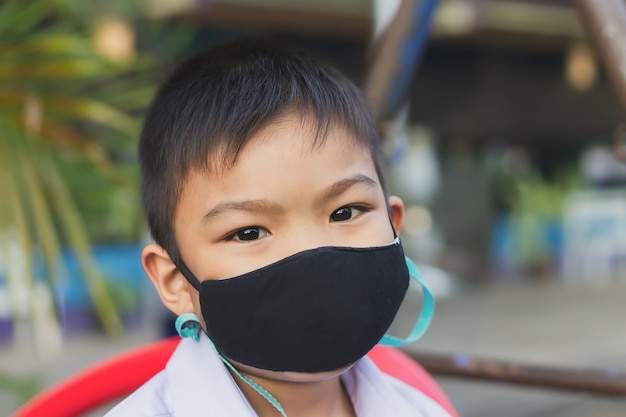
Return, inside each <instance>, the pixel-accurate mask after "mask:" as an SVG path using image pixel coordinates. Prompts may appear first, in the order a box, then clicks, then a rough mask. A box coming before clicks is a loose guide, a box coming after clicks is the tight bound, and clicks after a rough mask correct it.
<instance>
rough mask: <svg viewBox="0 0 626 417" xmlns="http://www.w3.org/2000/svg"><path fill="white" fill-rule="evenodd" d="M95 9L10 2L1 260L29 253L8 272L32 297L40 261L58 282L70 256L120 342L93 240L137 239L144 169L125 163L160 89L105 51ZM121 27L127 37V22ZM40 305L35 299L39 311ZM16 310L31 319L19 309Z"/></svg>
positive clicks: (0, 33)
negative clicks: (63, 253) (68, 253)
mask: <svg viewBox="0 0 626 417" xmlns="http://www.w3.org/2000/svg"><path fill="white" fill-rule="evenodd" d="M88 3H90V2H80V1H76V2H74V1H70V0H62V1H61V0H56V1H55V0H30V1H28V2H23V1H21V0H5V1H4V2H3V3H1V4H0V196H2V200H3V201H4V202H5V204H2V205H0V253H4V254H5V256H4V258H5V259H7V260H9V259H8V255H7V254H8V253H10V247H9V246H11V245H18V246H19V249H20V253H22V254H23V255H24V256H25V257H26V262H23V263H24V265H23V269H20V268H15V267H13V266H12V265H10V263H11V262H6V264H7V267H6V271H4V272H5V275H6V277H7V280H8V283H9V285H10V286H15V287H17V286H24V285H26V287H27V288H28V289H30V290H32V289H33V283H34V282H35V280H36V279H38V278H39V277H35V276H34V272H33V269H32V257H33V256H34V255H33V254H34V253H35V252H36V251H40V252H41V253H42V254H43V258H44V259H45V264H46V268H45V271H46V274H45V276H44V277H43V278H46V279H47V280H48V282H49V283H50V284H52V283H51V280H52V279H54V276H55V272H56V271H59V270H60V269H62V265H59V262H60V256H59V254H60V248H61V246H62V245H68V246H70V247H71V248H72V249H73V250H74V251H75V252H76V254H77V255H78V259H79V264H80V268H81V271H82V275H83V277H84V279H85V280H86V282H87V284H88V288H89V290H90V294H91V298H92V301H93V304H94V307H95V310H96V312H97V313H98V315H99V317H100V319H101V321H102V324H103V326H104V328H105V329H106V330H107V331H108V332H109V333H111V334H115V333H119V332H120V330H121V324H120V320H119V317H118V314H117V312H116V308H115V305H114V303H113V301H112V298H111V295H110V292H109V290H108V289H107V287H106V285H105V283H104V280H103V277H102V275H101V273H100V271H99V270H98V268H96V266H95V262H94V260H93V256H92V254H91V246H90V242H91V239H92V238H93V237H94V236H95V237H99V238H106V239H111V238H113V237H119V236H121V237H123V238H126V239H131V238H136V234H137V233H138V231H137V225H138V224H139V222H138V219H139V208H138V204H137V197H136V195H137V188H136V187H137V178H136V173H137V170H136V168H135V167H134V165H135V164H134V158H128V156H127V155H128V154H129V153H132V152H134V149H135V147H136V138H137V136H138V129H139V121H138V119H137V117H136V116H133V115H136V114H138V113H139V110H141V109H143V108H144V107H145V106H146V105H147V103H148V101H149V99H150V96H151V95H152V87H151V85H153V84H154V83H153V82H152V80H151V79H150V77H146V71H147V70H148V69H149V68H150V63H149V61H148V60H146V59H145V58H141V57H139V58H138V57H130V58H128V59H119V60H115V59H112V58H111V56H108V57H107V56H106V54H103V53H102V51H100V52H98V48H95V47H94V36H95V35H94V31H95V29H94V28H95V27H96V26H94V25H96V24H97V23H98V22H97V21H92V20H90V19H85V16H90V15H89V14H84V8H85V7H87V4H88ZM116 3H117V2H116ZM131 3H132V2H131ZM105 4H107V3H102V4H100V6H102V5H105ZM119 4H122V3H121V2H120V3H119ZM102 7H104V6H102ZM91 10H92V11H93V10H95V8H94V9H91ZM103 10H104V9H103ZM96 15H97V14H96V13H94V14H93V16H94V18H95V17H96ZM114 22H115V21H114ZM117 22H119V23H121V31H122V35H124V33H126V32H124V28H125V26H124V25H123V21H122V20H119V19H118V21H117ZM119 27H120V25H118V28H119ZM122 40H123V39H122ZM81 213H85V215H84V216H83V215H82V214H81ZM86 220H87V223H86V222H85V221H86ZM8 236H16V238H15V239H9V238H8ZM9 261H11V260H9ZM35 302H36V301H35V298H34V297H31V298H30V300H29V303H30V304H34V303H35ZM35 307H36V306H34V305H29V308H28V310H29V311H31V313H32V314H30V315H29V317H30V319H31V320H36V318H37V314H35V313H34V311H35V310H36V308H35ZM14 311H15V315H16V316H18V315H20V314H23V313H19V308H18V306H14ZM49 313H50V314H54V312H49ZM36 327H37V326H34V328H36ZM35 336H36V335H35Z"/></svg>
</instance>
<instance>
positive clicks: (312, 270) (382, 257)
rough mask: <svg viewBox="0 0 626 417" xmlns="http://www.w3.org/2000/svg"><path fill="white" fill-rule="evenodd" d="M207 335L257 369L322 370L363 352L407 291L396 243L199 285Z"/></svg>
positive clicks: (326, 252) (342, 250)
mask: <svg viewBox="0 0 626 417" xmlns="http://www.w3.org/2000/svg"><path fill="white" fill-rule="evenodd" d="M177 266H178V268H179V270H180V271H181V272H182V273H183V275H184V276H185V278H186V279H187V280H188V281H189V282H190V283H191V284H192V285H193V286H194V287H195V288H196V289H197V290H198V291H199V293H200V306H201V310H202V316H203V318H204V322H205V323H206V333H207V335H208V336H209V338H210V339H211V340H212V341H213V343H214V345H215V347H216V349H217V350H218V352H219V353H220V354H221V355H223V356H224V357H226V358H227V359H231V360H233V361H236V362H239V363H242V364H245V365H249V366H252V367H255V368H258V369H266V370H271V371H292V372H306V373H313V372H323V371H331V370H337V369H340V368H343V367H346V366H348V365H350V364H352V363H354V362H356V361H357V360H358V359H359V358H361V357H362V356H364V355H365V354H367V352H369V350H370V349H372V347H374V345H376V343H378V341H379V340H380V339H381V338H382V337H383V335H384V334H385V332H386V331H387V329H388V328H389V326H390V325H391V323H392V321H393V319H394V317H395V316H396V313H397V312H398V309H399V308H400V304H401V303H402V300H403V298H404V295H405V293H406V291H407V289H408V285H409V272H408V270H407V266H406V263H405V257H404V252H403V250H402V245H401V244H400V241H399V239H396V240H394V242H393V243H392V244H390V245H386V246H380V247H369V248H348V247H322V248H317V249H312V250H307V251H304V252H300V253H297V254H295V255H292V256H289V257H287V258H285V259H282V260H280V261H278V262H276V263H273V264H270V265H267V266H265V267H263V268H260V269H258V270H255V271H252V272H249V273H246V274H243V275H240V276H237V277H233V278H228V279H221V280H205V281H203V282H199V281H198V279H197V278H196V277H195V276H194V275H193V274H192V273H191V271H189V269H188V268H187V267H186V266H185V264H184V263H183V262H178V263H177Z"/></svg>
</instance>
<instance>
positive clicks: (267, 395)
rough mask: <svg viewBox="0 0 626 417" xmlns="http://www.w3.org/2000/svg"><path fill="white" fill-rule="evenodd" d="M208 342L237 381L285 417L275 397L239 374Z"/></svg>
mask: <svg viewBox="0 0 626 417" xmlns="http://www.w3.org/2000/svg"><path fill="white" fill-rule="evenodd" d="M209 342H211V345H212V346H213V349H215V353H217V356H218V357H219V358H220V360H221V361H222V362H223V363H224V365H226V367H227V368H228V369H230V370H231V371H232V373H234V374H235V375H236V376H237V377H238V378H239V379H241V380H242V381H243V382H245V383H246V384H247V385H249V386H250V387H251V388H252V389H253V390H255V391H256V392H257V393H259V395H260V396H261V397H263V398H265V400H267V402H268V403H270V404H271V405H272V407H274V408H275V409H276V410H277V411H278V412H279V413H280V415H281V416H282V417H287V414H286V413H285V409H284V408H283V406H282V405H280V403H279V402H278V400H277V399H276V397H274V396H273V395H272V394H271V393H270V392H269V391H268V390H266V389H265V388H263V387H262V386H261V385H260V384H258V383H257V382H255V381H253V380H252V379H251V378H250V377H247V376H246V375H243V374H242V373H241V372H239V371H238V370H237V368H235V367H234V366H233V364H232V363H230V362H229V361H228V359H226V358H225V357H223V356H222V354H221V353H220V352H219V351H218V350H217V348H216V347H215V345H214V344H213V341H212V340H211V339H209Z"/></svg>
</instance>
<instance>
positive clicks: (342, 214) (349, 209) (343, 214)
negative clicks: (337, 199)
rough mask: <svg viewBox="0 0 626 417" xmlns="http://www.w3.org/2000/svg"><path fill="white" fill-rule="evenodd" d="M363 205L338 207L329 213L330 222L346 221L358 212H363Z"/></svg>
mask: <svg viewBox="0 0 626 417" xmlns="http://www.w3.org/2000/svg"><path fill="white" fill-rule="evenodd" d="M365 211H367V210H365V208H363V207H355V206H346V207H341V208H338V209H337V210H335V211H334V212H333V214H331V215H330V221H331V222H347V221H348V220H352V219H354V218H355V217H357V216H358V215H359V214H361V213H363V212H365Z"/></svg>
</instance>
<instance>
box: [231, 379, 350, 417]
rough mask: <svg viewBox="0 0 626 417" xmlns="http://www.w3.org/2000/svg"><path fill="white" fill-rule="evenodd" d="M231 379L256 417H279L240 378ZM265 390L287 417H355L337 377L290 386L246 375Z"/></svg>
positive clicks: (296, 383) (287, 382) (285, 382)
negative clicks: (257, 416) (275, 400)
mask: <svg viewBox="0 0 626 417" xmlns="http://www.w3.org/2000/svg"><path fill="white" fill-rule="evenodd" d="M231 375H232V377H233V379H234V380H235V382H236V383H237V385H238V386H239V389H240V390H241V392H242V393H243V394H244V395H245V397H246V399H247V400H248V402H249V403H250V405H251V406H252V408H254V410H255V411H256V412H257V414H258V415H259V417H280V413H279V412H278V410H276V409H275V408H274V406H272V405H271V404H270V403H269V402H268V401H267V400H266V399H265V398H263V397H262V396H261V395H260V394H259V393H258V392H256V391H255V390H254V389H253V388H252V387H250V386H249V385H248V384H246V383H245V382H243V381H242V380H241V379H240V378H239V377H237V376H236V375H234V374H232V371H231ZM246 376H248V377H249V378H251V379H253V380H254V381H255V382H256V383H258V384H260V385H261V386H262V387H263V388H265V389H266V390H268V391H269V392H270V393H271V394H272V395H273V396H274V397H275V398H276V399H277V400H278V402H279V403H280V405H282V407H283V409H284V410H285V414H286V415H287V417H304V416H306V417H356V414H355V412H354V408H353V407H352V402H351V401H350V397H349V396H348V393H347V392H346V390H345V388H344V387H343V384H342V382H341V379H340V377H339V376H336V377H333V378H329V379H325V380H322V381H314V382H291V381H280V380H273V379H267V378H262V377H258V376H254V375H250V374H246Z"/></svg>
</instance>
